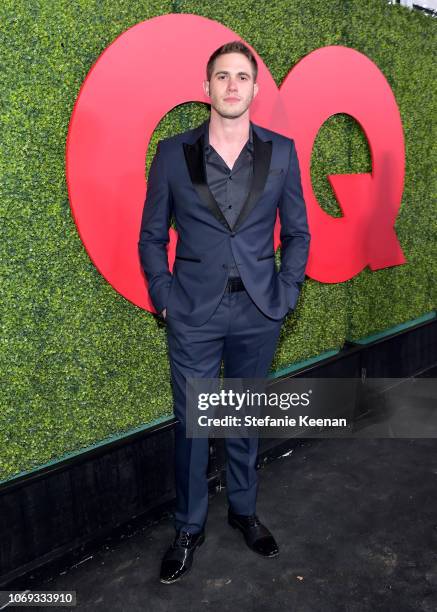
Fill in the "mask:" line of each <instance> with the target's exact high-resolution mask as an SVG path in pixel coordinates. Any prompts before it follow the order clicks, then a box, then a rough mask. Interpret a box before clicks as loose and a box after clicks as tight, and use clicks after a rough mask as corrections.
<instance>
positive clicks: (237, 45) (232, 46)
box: [206, 40, 258, 83]
mask: <svg viewBox="0 0 437 612" xmlns="http://www.w3.org/2000/svg"><path fill="white" fill-rule="evenodd" d="M225 53H242V54H243V55H244V56H246V57H247V59H248V60H249V61H250V63H251V64H252V70H253V80H254V82H255V83H256V79H257V76H258V64H257V62H256V59H255V56H254V55H253V53H252V51H251V50H250V49H249V47H246V45H245V44H244V43H242V42H240V41H239V40H234V41H232V42H228V43H226V44H225V45H222V46H221V47H219V48H218V49H216V50H215V51H214V53H213V54H212V55H211V57H210V58H209V60H208V63H207V65H206V80H207V81H210V80H211V76H212V71H213V70H214V62H215V60H216V59H217V58H218V57H219V56H220V55H224V54H225Z"/></svg>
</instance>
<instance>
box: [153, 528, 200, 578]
mask: <svg viewBox="0 0 437 612" xmlns="http://www.w3.org/2000/svg"><path fill="white" fill-rule="evenodd" d="M204 541H205V532H204V531H201V532H199V533H188V532H187V531H178V532H177V534H176V537H175V539H174V542H173V544H172V545H171V546H170V548H169V549H168V550H167V552H166V553H165V555H164V558H163V559H162V564H161V577H160V580H161V582H163V583H164V584H170V583H172V582H176V581H177V580H180V579H181V578H182V576H184V575H185V574H186V573H187V572H188V570H189V569H190V568H191V566H192V564H193V556H194V551H195V550H196V548H198V547H199V546H201V545H202V544H203V542H204Z"/></svg>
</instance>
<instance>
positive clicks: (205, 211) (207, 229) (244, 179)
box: [139, 41, 310, 583]
mask: <svg viewBox="0 0 437 612" xmlns="http://www.w3.org/2000/svg"><path fill="white" fill-rule="evenodd" d="M256 79H257V63H256V60H255V58H254V56H253V54H252V52H251V51H250V49H249V48H248V47H246V46H245V45H244V44H243V43H241V42H239V41H236V42H231V43H228V44H226V45H224V46H222V47H220V48H219V49H217V50H216V51H215V52H214V53H213V54H212V55H211V57H210V59H209V61H208V64H207V80H206V81H204V84H203V86H204V91H205V94H206V95H207V96H209V98H210V100H211V114H210V117H209V119H208V120H207V121H206V122H204V123H203V124H202V125H200V126H198V127H197V128H195V129H193V130H189V131H188V132H185V133H183V134H179V135H177V136H174V137H172V138H167V139H164V140H162V141H160V142H159V144H158V148H157V152H156V155H155V157H154V160H153V162H152V166H151V168H150V173H149V180H148V188H147V197H146V202H145V205H144V211H143V217H142V223H141V233H140V240H139V252H140V258H141V263H142V267H143V269H144V273H145V276H146V278H147V281H148V286H149V293H150V297H151V299H152V302H153V304H154V306H155V308H156V310H157V312H158V313H160V315H161V316H162V317H163V319H165V321H166V322H167V331H168V346H169V355H170V366H171V379H172V388H173V398H174V413H175V416H176V418H177V419H178V422H177V424H176V429H175V474H176V511H175V527H176V537H175V540H174V542H173V544H172V545H171V546H170V548H169V549H168V550H167V552H166V554H165V556H164V559H163V561H162V565H161V582H164V583H170V582H175V581H176V580H179V579H180V578H181V577H182V576H183V575H184V574H185V573H186V572H187V571H188V569H190V567H191V565H192V562H193V555H194V552H195V550H196V548H197V547H198V546H200V545H201V544H202V543H203V541H204V539H205V534H204V527H205V522H206V517H207V512H208V483H207V465H208V440H207V439H205V438H203V439H198V438H187V436H186V391H185V382H186V379H187V378H218V377H219V374H220V366H221V362H222V360H223V365H224V375H225V377H226V378H234V377H235V378H264V377H265V376H266V375H267V372H268V369H269V367H270V365H271V361H272V359H273V356H274V353H275V350H276V345H277V341H278V338H279V333H280V329H281V326H282V323H283V321H284V319H285V317H286V316H287V314H288V313H290V312H292V311H293V310H294V308H295V307H296V303H297V299H298V296H299V291H300V288H301V285H302V283H303V281H304V276H305V267H306V262H307V258H308V249H309V242H310V235H309V232H308V225H307V215H306V209H305V202H304V199H303V196H302V187H301V179H300V170H299V163H298V158H297V154H296V147H295V144H294V141H293V140H291V139H289V138H286V137H284V136H282V135H280V134H277V133H275V132H272V131H270V130H267V129H264V128H262V127H260V126H258V125H255V124H254V123H252V122H251V121H250V119H249V107H250V104H251V102H252V100H253V98H254V97H255V96H256V95H257V93H258V85H257V83H256ZM278 209H279V216H280V222H281V235H280V237H281V266H280V270H279V272H278V271H277V269H276V265H275V256H274V246H273V231H274V226H275V221H276V214H277V210H278ZM172 217H174V219H175V221H176V227H177V231H178V243H177V247H176V259H175V265H174V268H173V273H170V270H169V266H168V259H167V249H166V247H167V244H168V240H169V236H168V231H169V226H170V222H171V218H172ZM225 444H226V451H227V457H228V462H227V474H226V475H227V479H226V486H227V495H228V502H229V509H228V522H229V524H230V525H231V526H233V527H234V528H236V529H239V530H240V531H241V532H242V533H243V535H244V538H245V540H246V543H247V545H248V546H249V547H250V548H251V549H252V550H254V551H255V552H257V553H258V554H260V555H263V556H265V557H272V556H276V555H277V554H278V552H279V551H278V546H277V544H276V542H275V539H274V537H273V536H272V534H271V533H270V531H269V530H268V529H267V527H265V526H264V525H263V524H262V523H261V521H260V520H259V518H258V516H257V515H256V514H255V509H256V508H255V507H256V496H257V474H256V458H257V449H258V439H257V438H238V439H234V438H226V439H225Z"/></svg>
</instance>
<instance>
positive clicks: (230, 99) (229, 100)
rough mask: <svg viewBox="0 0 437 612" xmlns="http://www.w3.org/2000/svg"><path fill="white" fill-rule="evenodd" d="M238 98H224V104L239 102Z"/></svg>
mask: <svg viewBox="0 0 437 612" xmlns="http://www.w3.org/2000/svg"><path fill="white" fill-rule="evenodd" d="M239 101H240V98H234V97H230V98H225V102H239Z"/></svg>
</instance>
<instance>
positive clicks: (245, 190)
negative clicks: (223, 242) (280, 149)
mask: <svg viewBox="0 0 437 612" xmlns="http://www.w3.org/2000/svg"><path fill="white" fill-rule="evenodd" d="M204 155H205V170H206V180H207V183H208V187H209V190H210V191H211V193H212V195H213V196H214V198H215V200H216V202H217V204H218V205H219V207H220V210H221V211H222V213H223V215H224V216H225V218H226V221H227V222H228V224H229V226H230V227H231V229H232V228H233V227H234V225H235V223H236V222H237V219H238V216H239V214H240V212H241V209H242V208H243V205H244V203H245V201H246V199H247V196H248V195H249V190H250V186H251V183H252V175H253V133H252V125H250V128H249V140H248V141H247V142H246V144H245V145H244V147H243V148H242V150H241V152H240V154H239V156H238V157H237V159H236V160H235V163H234V165H233V166H232V169H231V168H229V166H228V165H227V164H226V162H225V161H224V160H223V159H222V158H221V157H220V155H219V154H218V153H217V151H216V150H215V149H214V147H213V146H211V145H210V144H209V121H208V123H207V124H206V128H205V135H204ZM239 276H240V274H239V272H238V268H237V266H236V265H235V261H232V262H229V277H230V278H238V277H239Z"/></svg>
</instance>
